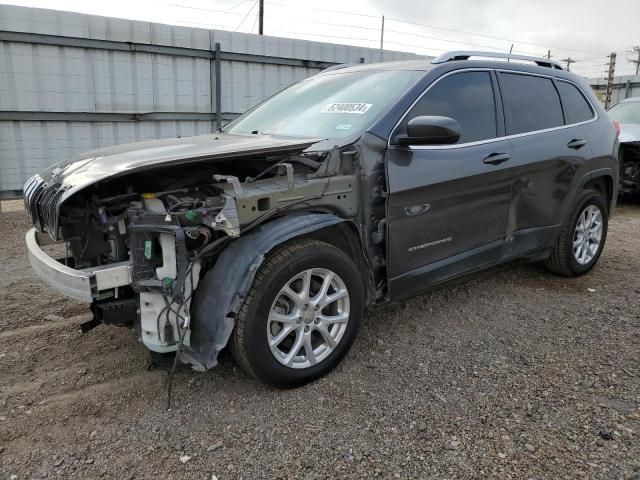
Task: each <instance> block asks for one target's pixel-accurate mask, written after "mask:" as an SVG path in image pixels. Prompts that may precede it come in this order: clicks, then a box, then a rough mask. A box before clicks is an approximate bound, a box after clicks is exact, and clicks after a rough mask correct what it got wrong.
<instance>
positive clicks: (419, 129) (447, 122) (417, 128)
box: [395, 115, 460, 145]
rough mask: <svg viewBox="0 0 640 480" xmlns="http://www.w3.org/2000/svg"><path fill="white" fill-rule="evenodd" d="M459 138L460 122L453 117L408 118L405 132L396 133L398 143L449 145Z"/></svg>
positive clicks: (424, 116)
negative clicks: (401, 133)
mask: <svg viewBox="0 0 640 480" xmlns="http://www.w3.org/2000/svg"><path fill="white" fill-rule="evenodd" d="M458 140H460V124H459V123H458V122H457V121H455V120H454V119H453V118H449V117H438V116H426V115H423V116H419V117H414V118H412V119H411V120H409V123H408V124H407V134H406V135H398V136H397V137H396V138H395V143H398V144H400V145H449V144H452V143H456V142H457V141H458Z"/></svg>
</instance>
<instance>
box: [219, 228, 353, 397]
mask: <svg viewBox="0 0 640 480" xmlns="http://www.w3.org/2000/svg"><path fill="white" fill-rule="evenodd" d="M363 309H364V289H363V283H362V279H361V276H360V272H359V270H358V269H357V267H356V266H355V265H354V263H353V261H352V260H351V259H350V258H349V256H348V255H346V254H345V253H344V252H343V251H342V250H340V249H338V248H336V247H334V246H332V245H330V244H328V243H325V242H320V241H317V240H296V241H293V242H291V243H288V244H286V245H284V246H282V247H280V248H278V249H277V250H275V251H274V252H273V253H272V254H270V255H269V257H268V258H267V260H266V261H265V262H264V264H263V265H262V266H261V267H260V269H259V270H258V272H257V274H256V277H255V280H254V282H253V285H252V287H251V290H250V291H249V293H248V295H247V299H246V301H245V302H244V304H243V306H242V308H241V309H240V312H239V313H238V318H237V319H236V325H235V328H234V331H233V334H232V337H231V352H232V355H233V356H234V358H235V360H236V362H238V363H239V364H240V365H241V366H242V367H243V369H244V370H246V371H247V372H248V373H249V374H251V375H252V376H254V377H255V378H257V379H259V380H261V381H263V382H264V383H267V384H269V385H271V386H274V387H278V388H292V387H296V386H299V385H303V384H305V383H308V382H310V381H313V380H316V379H317V378H320V377H321V376H323V375H325V374H327V373H328V372H330V371H331V370H333V368H335V367H336V365H338V363H340V361H341V360H342V358H343V357H344V356H345V355H346V354H347V352H348V351H349V349H350V347H351V345H352V343H353V341H354V339H355V337H356V335H357V333H358V331H359V328H360V322H361V319H362V312H363Z"/></svg>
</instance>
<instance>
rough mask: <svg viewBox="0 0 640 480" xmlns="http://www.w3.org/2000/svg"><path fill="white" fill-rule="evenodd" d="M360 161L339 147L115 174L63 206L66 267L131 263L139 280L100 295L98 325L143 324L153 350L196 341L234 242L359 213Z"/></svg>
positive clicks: (144, 338) (144, 339)
mask: <svg viewBox="0 0 640 480" xmlns="http://www.w3.org/2000/svg"><path fill="white" fill-rule="evenodd" d="M351 153H354V152H351ZM341 159H342V160H345V161H341ZM350 160H351V159H350V155H349V154H345V153H344V152H340V151H339V150H338V149H337V148H335V149H333V150H331V151H329V152H324V153H318V154H312V155H286V156H275V157H264V158H252V159H251V161H243V160H238V159H234V160H230V161H223V162H219V163H215V164H208V163H205V162H200V163H193V164H188V165H183V166H179V167H176V166H169V167H161V168H154V169H149V170H145V171H141V172H139V173H134V174H130V175H127V176H123V177H119V178H110V179H108V180H106V181H102V182H98V183H96V184H94V185H92V186H90V187H88V188H86V189H84V190H82V191H81V192H79V193H78V194H76V195H74V196H72V197H71V198H69V200H68V201H67V202H66V203H64V204H63V206H62V209H61V211H60V214H59V215H60V219H59V225H60V227H59V231H58V232H57V235H58V236H59V238H60V239H61V240H62V241H63V242H64V244H65V246H66V249H67V251H68V255H67V258H66V260H65V262H66V264H67V265H69V266H71V267H72V268H75V269H87V268H91V267H100V266H104V265H109V264H117V263H119V262H130V277H131V283H130V285H127V286H123V287H114V288H112V289H109V290H107V291H100V292H99V295H97V296H96V297H95V298H94V301H93V304H92V307H91V308H92V311H93V313H94V317H95V319H94V322H95V324H96V325H97V324H98V323H106V324H119V325H125V324H126V325H134V326H135V328H136V331H137V334H138V337H139V339H140V340H141V341H142V342H143V343H144V345H145V346H146V347H147V348H149V349H150V350H151V351H153V352H160V353H165V352H171V351H176V350H177V349H178V348H179V347H182V345H183V344H184V345H185V346H189V344H190V337H189V335H190V328H189V325H190V313H189V312H190V305H191V300H192V297H193V294H194V291H195V289H196V288H197V286H198V282H199V279H200V274H201V272H204V271H206V270H208V269H209V268H210V267H211V266H212V264H213V263H215V259H216V256H217V254H219V252H220V251H221V249H222V248H223V247H224V245H225V244H226V243H227V242H228V241H230V240H232V239H234V238H237V237H239V236H240V235H241V234H243V233H245V232H247V231H249V230H251V229H252V228H254V227H256V226H257V225H259V224H261V223H262V222H264V221H266V220H267V219H270V218H272V217H275V216H277V215H278V214H280V213H281V212H285V211H286V212H287V213H290V212H291V211H293V210H296V209H305V210H307V211H314V212H329V213H335V214H337V215H339V216H340V217H343V218H348V217H353V216H355V214H356V213H357V205H358V202H357V198H356V195H355V194H354V193H356V182H355V177H354V174H353V173H354V172H353V171H352V169H353V166H352V162H351V161H350ZM229 173H232V174H229ZM49 233H51V232H49Z"/></svg>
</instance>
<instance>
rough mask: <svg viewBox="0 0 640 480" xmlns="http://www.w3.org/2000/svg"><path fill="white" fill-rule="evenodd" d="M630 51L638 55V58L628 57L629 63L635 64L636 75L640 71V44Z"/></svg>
mask: <svg viewBox="0 0 640 480" xmlns="http://www.w3.org/2000/svg"><path fill="white" fill-rule="evenodd" d="M629 53H631V54H636V55H638V58H636V59H632V58H629V59H627V61H628V62H629V63H633V64H635V66H636V75H638V73H639V72H640V46H638V45H636V46H634V47H633V48H632V49H631V51H630V52H629Z"/></svg>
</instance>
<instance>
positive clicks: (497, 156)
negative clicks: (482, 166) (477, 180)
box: [482, 153, 511, 165]
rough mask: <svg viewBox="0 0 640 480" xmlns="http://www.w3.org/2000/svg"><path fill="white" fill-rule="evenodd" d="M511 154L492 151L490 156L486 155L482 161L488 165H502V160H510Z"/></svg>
mask: <svg viewBox="0 0 640 480" xmlns="http://www.w3.org/2000/svg"><path fill="white" fill-rule="evenodd" d="M510 158H511V156H510V155H509V154H508V153H492V154H491V155H489V156H488V157H485V159H484V160H482V163H486V164H488V165H500V164H501V163H502V162H506V161H507V160H509V159H510Z"/></svg>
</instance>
